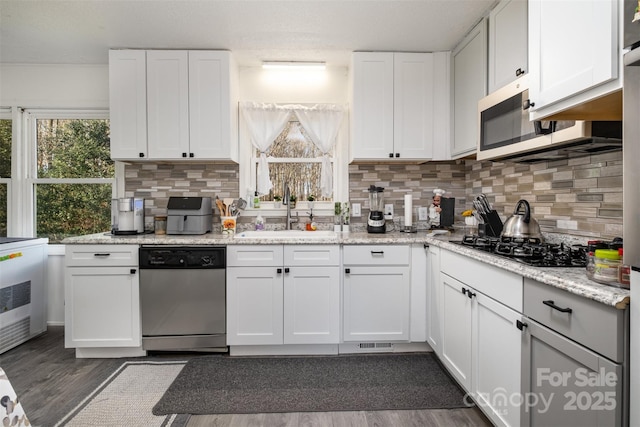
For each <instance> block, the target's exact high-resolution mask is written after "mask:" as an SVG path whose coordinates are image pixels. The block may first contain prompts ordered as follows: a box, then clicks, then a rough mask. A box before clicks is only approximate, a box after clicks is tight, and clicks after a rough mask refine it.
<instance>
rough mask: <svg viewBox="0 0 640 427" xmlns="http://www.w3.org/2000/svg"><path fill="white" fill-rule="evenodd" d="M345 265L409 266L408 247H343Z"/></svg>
mask: <svg viewBox="0 0 640 427" xmlns="http://www.w3.org/2000/svg"><path fill="white" fill-rule="evenodd" d="M343 251H344V254H343V261H344V264H345V265H409V259H410V255H409V246H390V245H362V246H345V247H344V249H343Z"/></svg>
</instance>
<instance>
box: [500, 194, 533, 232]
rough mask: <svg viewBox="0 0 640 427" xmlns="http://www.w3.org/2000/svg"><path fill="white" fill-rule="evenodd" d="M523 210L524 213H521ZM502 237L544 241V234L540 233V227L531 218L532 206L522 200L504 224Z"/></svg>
mask: <svg viewBox="0 0 640 427" xmlns="http://www.w3.org/2000/svg"><path fill="white" fill-rule="evenodd" d="M521 208H524V212H520V210H521ZM501 237H509V238H512V239H513V238H516V239H518V238H528V239H531V238H535V239H540V241H542V240H543V237H542V233H541V232H540V225H539V224H538V221H536V220H535V219H534V218H533V217H532V216H531V206H529V202H527V201H526V200H520V201H518V203H517V204H516V208H515V210H514V211H513V215H511V216H510V217H509V218H507V220H506V221H505V223H504V227H503V228H502V234H501Z"/></svg>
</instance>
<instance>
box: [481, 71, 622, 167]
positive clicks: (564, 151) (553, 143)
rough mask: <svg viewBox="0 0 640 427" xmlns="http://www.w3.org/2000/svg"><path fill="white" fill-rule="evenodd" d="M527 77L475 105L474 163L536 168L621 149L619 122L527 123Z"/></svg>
mask: <svg viewBox="0 0 640 427" xmlns="http://www.w3.org/2000/svg"><path fill="white" fill-rule="evenodd" d="M530 106H531V105H530V102H529V86H528V75H524V76H522V77H520V78H519V79H518V80H516V81H514V82H512V83H510V84H508V85H506V86H504V87H502V88H500V89H498V90H497V91H495V92H493V93H492V94H490V95H488V96H486V97H484V98H482V99H481V100H480V101H479V102H478V123H479V127H478V132H479V135H478V150H477V153H476V155H477V156H476V157H477V159H478V160H510V161H515V162H528V163H534V162H540V161H545V160H560V159H565V158H570V157H579V156H586V155H590V154H596V153H601V152H608V151H614V150H621V149H622V122H620V121H593V122H592V121H577V120H562V121H531V120H529V107H530Z"/></svg>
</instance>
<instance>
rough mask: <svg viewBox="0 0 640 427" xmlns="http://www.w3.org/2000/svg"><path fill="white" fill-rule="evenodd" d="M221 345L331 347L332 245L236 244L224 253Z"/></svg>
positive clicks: (334, 333)
mask: <svg viewBox="0 0 640 427" xmlns="http://www.w3.org/2000/svg"><path fill="white" fill-rule="evenodd" d="M227 256H228V260H227V343H228V344H229V345H231V346H234V345H269V344H271V345H281V344H329V343H333V344H337V343H338V341H339V338H340V337H339V332H340V329H339V324H340V281H339V275H338V271H339V267H338V266H339V247H338V246H337V245H308V246H307V245H291V246H289V245H284V246H283V245H260V246H254V245H238V246H229V247H228V251H227Z"/></svg>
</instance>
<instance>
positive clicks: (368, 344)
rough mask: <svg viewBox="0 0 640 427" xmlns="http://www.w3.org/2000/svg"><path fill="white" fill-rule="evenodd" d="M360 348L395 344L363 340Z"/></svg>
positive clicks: (387, 346) (390, 346)
mask: <svg viewBox="0 0 640 427" xmlns="http://www.w3.org/2000/svg"><path fill="white" fill-rule="evenodd" d="M358 348H363V349H374V348H393V344H392V343H390V342H361V343H360V344H359V345H358Z"/></svg>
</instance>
